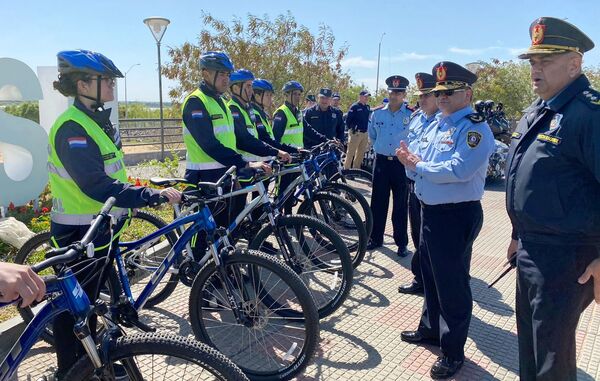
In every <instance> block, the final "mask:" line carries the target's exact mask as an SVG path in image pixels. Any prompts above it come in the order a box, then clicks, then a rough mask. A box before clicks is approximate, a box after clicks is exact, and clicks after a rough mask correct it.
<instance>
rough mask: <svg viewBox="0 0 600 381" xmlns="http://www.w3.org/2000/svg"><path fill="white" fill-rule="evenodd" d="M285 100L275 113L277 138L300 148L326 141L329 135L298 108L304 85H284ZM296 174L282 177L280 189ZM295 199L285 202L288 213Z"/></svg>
mask: <svg viewBox="0 0 600 381" xmlns="http://www.w3.org/2000/svg"><path fill="white" fill-rule="evenodd" d="M282 91H283V94H284V96H285V102H284V104H282V105H281V106H279V108H277V110H276V111H275V114H274V115H273V135H274V137H275V140H276V141H278V142H280V143H282V144H288V145H291V146H293V147H296V148H298V149H303V148H304V142H305V141H316V142H325V141H327V137H325V135H322V134H320V133H318V132H317V131H315V130H314V129H313V128H312V127H311V126H310V125H305V124H304V121H303V119H302V113H301V112H300V110H299V109H298V106H299V104H300V98H301V97H302V93H303V92H304V87H302V85H301V84H300V83H299V82H297V81H288V82H286V83H285V84H284V85H283V88H282ZM293 178H294V175H293V174H292V175H286V176H283V177H282V178H281V181H280V184H279V189H280V190H284V189H285V188H286V187H287V186H288V185H289V184H290V183H291V181H292V179H293ZM292 206H293V200H292V198H290V199H289V200H288V202H286V204H285V208H284V211H285V213H286V214H289V213H291V212H292Z"/></svg>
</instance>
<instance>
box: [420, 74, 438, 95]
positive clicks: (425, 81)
mask: <svg viewBox="0 0 600 381" xmlns="http://www.w3.org/2000/svg"><path fill="white" fill-rule="evenodd" d="M415 80H416V81H417V91H416V93H415V94H417V95H425V94H429V93H430V92H431V91H432V90H433V88H434V87H435V78H434V77H433V75H431V74H429V73H417V74H415Z"/></svg>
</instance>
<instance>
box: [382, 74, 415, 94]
mask: <svg viewBox="0 0 600 381" xmlns="http://www.w3.org/2000/svg"><path fill="white" fill-rule="evenodd" d="M385 84H386V85H387V88H388V90H400V91H404V90H406V88H407V87H408V84H409V82H408V79H406V78H404V77H403V76H401V75H392V76H391V77H388V78H387V79H386V80H385Z"/></svg>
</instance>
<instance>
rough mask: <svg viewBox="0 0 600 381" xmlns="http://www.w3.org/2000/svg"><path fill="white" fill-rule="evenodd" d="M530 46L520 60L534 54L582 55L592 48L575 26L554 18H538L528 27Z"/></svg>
mask: <svg viewBox="0 0 600 381" xmlns="http://www.w3.org/2000/svg"><path fill="white" fill-rule="evenodd" d="M529 36H531V46H530V47H529V49H527V51H526V52H525V53H523V54H520V55H519V58H521V59H527V58H530V57H531V56H532V55H535V54H560V53H567V52H575V53H579V54H581V55H583V53H584V52H587V51H588V50H591V49H593V48H594V42H593V41H592V40H591V39H590V38H589V37H588V36H587V35H586V34H585V33H583V32H582V31H581V30H579V28H577V27H576V26H575V25H573V24H571V23H568V22H566V21H564V20H561V19H557V18H554V17H540V18H538V19H536V20H535V21H534V22H532V23H531V25H530V26H529Z"/></svg>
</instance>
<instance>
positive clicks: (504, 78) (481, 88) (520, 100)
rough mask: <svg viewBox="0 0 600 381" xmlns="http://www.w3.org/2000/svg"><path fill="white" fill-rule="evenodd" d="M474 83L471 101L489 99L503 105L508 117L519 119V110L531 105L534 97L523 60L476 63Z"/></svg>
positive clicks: (527, 66)
mask: <svg viewBox="0 0 600 381" xmlns="http://www.w3.org/2000/svg"><path fill="white" fill-rule="evenodd" d="M478 66H479V69H478V70H477V76H478V79H477V82H476V83H475V85H474V87H473V90H474V93H473V101H474V102H475V101H476V100H484V101H485V100H488V99H491V100H493V101H494V102H496V104H498V102H501V103H502V104H504V111H505V113H506V115H507V117H508V118H511V119H519V118H520V117H521V114H522V111H523V109H525V108H526V107H527V106H529V105H530V104H531V102H533V100H534V99H535V98H536V95H535V94H534V93H533V89H532V87H531V80H530V76H529V64H528V63H527V62H525V61H500V60H497V59H492V61H491V62H490V63H487V62H482V61H480V62H478Z"/></svg>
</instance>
